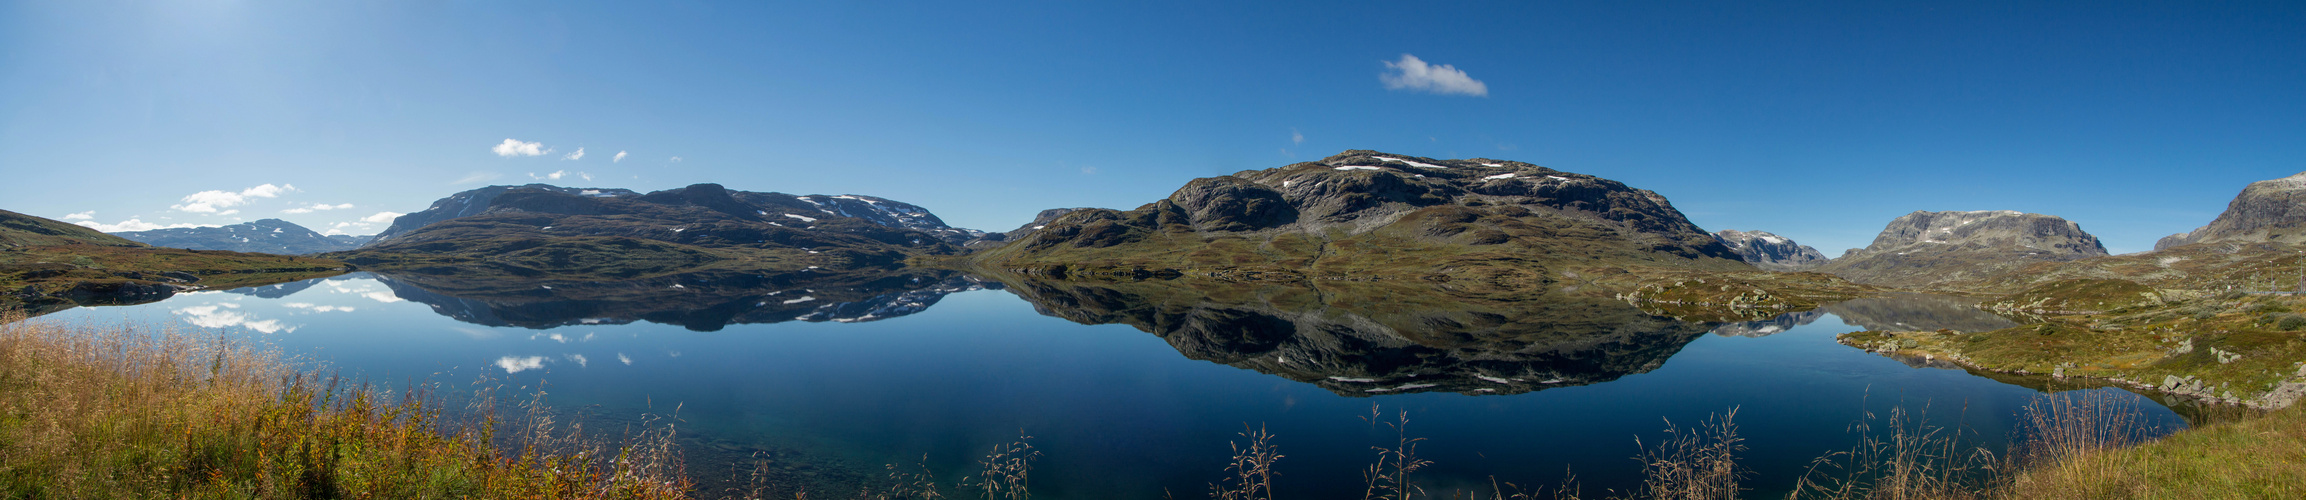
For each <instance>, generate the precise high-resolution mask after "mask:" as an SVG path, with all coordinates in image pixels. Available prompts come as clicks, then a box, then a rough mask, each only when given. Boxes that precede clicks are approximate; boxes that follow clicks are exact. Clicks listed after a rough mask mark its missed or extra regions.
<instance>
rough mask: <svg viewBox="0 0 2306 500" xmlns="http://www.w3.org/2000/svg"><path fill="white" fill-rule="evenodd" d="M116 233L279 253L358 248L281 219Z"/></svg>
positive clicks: (152, 241) (198, 246)
mask: <svg viewBox="0 0 2306 500" xmlns="http://www.w3.org/2000/svg"><path fill="white" fill-rule="evenodd" d="M116 235H117V236H120V237H122V238H127V239H130V240H135V241H139V242H143V243H145V244H149V245H152V246H156V247H167V248H185V249H192V250H229V251H234V252H254V253H269V254H280V255H305V254H315V253H321V252H334V251H339V250H351V249H354V248H359V245H347V244H345V243H344V242H342V241H339V240H336V239H334V238H330V237H328V236H323V235H321V234H320V233H317V232H313V230H311V229H306V228H305V227H304V226H299V225H296V224H295V223H291V222H288V221H284V220H280V219H264V220H259V221H255V222H243V223H240V224H233V225H230V226H218V227H180V228H169V229H154V230H150V231H129V232H122V233H116Z"/></svg>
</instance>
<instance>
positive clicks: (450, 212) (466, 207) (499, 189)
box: [370, 184, 640, 243]
mask: <svg viewBox="0 0 2306 500" xmlns="http://www.w3.org/2000/svg"><path fill="white" fill-rule="evenodd" d="M513 190H530V191H550V192H555V193H561V194H571V195H577V196H610V197H615V196H640V193H635V192H633V191H632V190H629V189H595V188H565V187H560V186H554V185H550V184H529V185H525V186H489V187H484V188H480V189H474V190H470V191H465V192H461V193H457V194H452V195H448V197H447V198H441V199H439V200H435V201H433V202H432V206H431V207H427V208H425V209H424V210H419V211H417V212H416V213H411V214H408V215H403V216H400V217H398V218H394V219H393V220H392V226H390V227H386V228H384V232H381V233H376V237H375V238H373V239H371V240H370V241H371V242H377V243H381V242H385V241H391V240H392V239H393V238H395V237H399V236H400V235H402V234H407V233H408V232H410V231H415V230H417V229H421V228H423V227H425V226H430V225H433V224H434V223H438V222H441V221H445V220H449V219H454V218H458V217H465V216H471V215H480V213H481V212H485V211H488V208H489V203H490V202H493V201H496V197H498V196H503V195H504V194H505V193H508V192H512V191H513Z"/></svg>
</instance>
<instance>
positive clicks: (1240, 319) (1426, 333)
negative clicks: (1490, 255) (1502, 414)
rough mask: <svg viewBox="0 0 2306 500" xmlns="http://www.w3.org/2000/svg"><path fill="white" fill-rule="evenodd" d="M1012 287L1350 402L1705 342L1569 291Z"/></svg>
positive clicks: (1072, 312) (1404, 286)
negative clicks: (1355, 398)
mask: <svg viewBox="0 0 2306 500" xmlns="http://www.w3.org/2000/svg"><path fill="white" fill-rule="evenodd" d="M1001 279H1002V280H1004V282H1005V283H1006V284H1007V285H1008V290H1009V291H1010V292H1012V293H1015V294H1016V295H1017V296H1019V297H1022V298H1024V299H1025V300H1026V301H1028V302H1031V303H1032V304H1033V306H1034V308H1035V309H1036V310H1038V311H1040V312H1041V313H1042V314H1046V315H1050V316H1056V317H1060V318H1064V319H1067V320H1070V321H1073V322H1076V323H1082V324H1091V325H1095V324H1108V323H1119V324H1126V325H1130V326H1133V327H1136V328H1137V329H1138V330H1142V331H1145V332H1147V333H1152V334H1154V335H1158V336H1160V337H1161V338H1162V339H1163V340H1166V341H1168V343H1169V345H1170V346H1172V347H1175V348H1176V349H1177V352H1178V353H1180V354H1184V355H1185V357H1188V358H1192V359H1197V360H1203V361H1209V362H1213V363H1219V364H1225V365H1230V366H1234V367H1239V368H1246V369H1250V370H1255V371H1258V372H1262V373H1266V374H1271V375H1275V376H1279V377H1282V378H1287V379H1290V380H1295V381H1298V382H1304V383H1309V384H1314V385H1317V386H1320V387H1322V388H1324V389H1328V390H1330V391H1331V392H1335V393H1337V394H1340V395H1346V396H1371V395H1379V394H1396V393H1410V392H1457V393H1463V394H1472V395H1483V394H1519V393H1525V392H1530V391H1537V390H1543V389H1548V388H1555V387H1569V386H1578V385H1587V384H1594V383H1600V382H1607V381H1611V380H1616V379H1617V378H1619V377H1623V376H1625V375H1629V374H1635V373H1643V372H1647V371H1650V370H1653V369H1656V368H1657V367H1658V366H1660V365H1662V364H1664V363H1665V360H1666V359H1667V358H1670V357H1673V355H1674V354H1675V353H1677V352H1680V351H1681V348H1682V346H1683V345H1686V344H1688V343H1689V342H1690V341H1691V340H1694V339H1696V338H1697V336H1699V335H1703V334H1704V333H1706V331H1707V328H1706V326H1705V325H1700V324H1691V323H1683V322H1680V321H1675V320H1673V319H1671V318H1664V317H1659V316H1652V315H1649V314H1646V313H1643V312H1642V311H1641V310H1640V309H1638V308H1635V307H1633V306H1632V305H1629V304H1627V303H1625V302H1622V301H1618V300H1615V299H1611V298H1607V297H1596V296H1589V295H1580V294H1574V293H1565V292H1557V291H1554V292H1533V293H1519V294H1504V295H1501V294H1483V293H1468V292H1462V291H1456V290H1451V289H1449V288H1445V287H1442V286H1437V285H1433V284H1427V283H1367V282H1334V283H1321V284H1319V285H1318V286H1310V287H1309V286H1299V285H1274V284H1239V283H1206V282H1189V281H1185V280H1148V281H1134V282H1080V281H1050V280H1041V279H1035V278H1030V277H1023V276H1013V275H1011V276H1003V277H1002V278H1001Z"/></svg>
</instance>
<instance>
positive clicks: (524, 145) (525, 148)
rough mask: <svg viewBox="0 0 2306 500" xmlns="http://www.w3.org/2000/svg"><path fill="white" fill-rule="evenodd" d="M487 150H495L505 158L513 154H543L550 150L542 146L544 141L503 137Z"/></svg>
mask: <svg viewBox="0 0 2306 500" xmlns="http://www.w3.org/2000/svg"><path fill="white" fill-rule="evenodd" d="M488 150H489V151H494V152H496V155H497V156H503V157H507V158H510V157H514V156H543V155H544V154H545V153H550V152H552V150H551V149H546V148H545V147H544V143H542V142H520V141H518V140H514V139H505V140H504V142H503V143H501V144H497V145H496V147H493V148H488Z"/></svg>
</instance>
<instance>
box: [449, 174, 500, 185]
mask: <svg viewBox="0 0 2306 500" xmlns="http://www.w3.org/2000/svg"><path fill="white" fill-rule="evenodd" d="M498 177H504V174H499V173H496V172H473V173H469V174H464V178H462V179H457V180H456V181H455V182H450V183H449V185H457V184H475V183H482V182H488V181H493V180H496V178H498Z"/></svg>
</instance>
